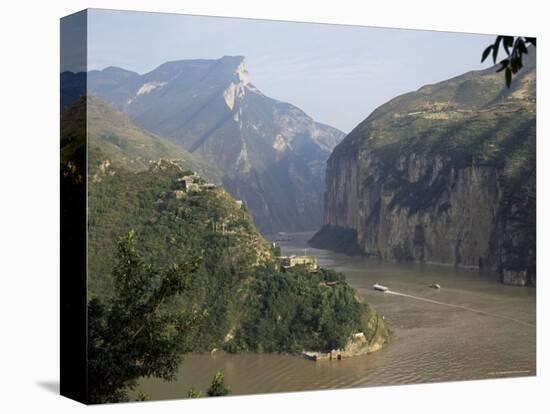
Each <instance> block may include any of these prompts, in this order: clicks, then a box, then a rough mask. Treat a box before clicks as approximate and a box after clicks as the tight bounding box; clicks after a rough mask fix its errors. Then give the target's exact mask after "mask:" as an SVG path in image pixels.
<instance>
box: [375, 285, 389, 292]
mask: <svg viewBox="0 0 550 414" xmlns="http://www.w3.org/2000/svg"><path fill="white" fill-rule="evenodd" d="M372 287H373V288H374V290H378V291H380V292H387V291H388V288H387V287H386V286H382V285H380V284H378V283H375V284H374V285H372Z"/></svg>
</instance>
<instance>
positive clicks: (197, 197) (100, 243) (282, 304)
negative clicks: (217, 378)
mask: <svg viewBox="0 0 550 414" xmlns="http://www.w3.org/2000/svg"><path fill="white" fill-rule="evenodd" d="M185 174H187V172H184V171H183V170H182V169H181V168H180V167H179V166H177V165H176V164H174V163H172V162H169V161H160V162H158V163H155V164H153V165H152V166H151V167H150V169H149V170H147V171H142V172H138V173H133V172H127V171H123V170H118V171H117V172H116V174H113V175H111V174H106V175H105V176H104V177H103V179H102V180H100V181H97V182H95V183H93V184H92V185H90V187H89V198H88V206H89V207H88V208H89V225H88V226H89V227H88V228H89V240H88V246H89V247H88V248H89V257H88V263H89V278H88V286H89V295H90V298H94V297H99V298H108V297H109V295H110V292H112V291H113V285H112V283H113V279H112V276H111V273H112V269H113V267H114V265H115V263H116V257H115V256H116V243H117V240H118V239H119V238H120V237H121V236H123V235H124V234H127V233H128V232H129V231H130V230H132V231H134V232H135V235H136V236H135V237H136V240H137V244H138V247H139V249H140V252H141V254H142V255H143V257H145V258H146V260H147V261H148V263H150V264H151V265H152V266H166V265H167V264H168V263H171V262H173V261H177V262H184V261H185V259H186V258H189V257H200V258H201V265H200V270H199V272H198V273H197V276H196V277H195V278H194V280H193V282H192V284H191V286H190V287H189V289H188V290H187V292H186V293H185V294H184V295H182V296H181V298H180V300H179V301H178V303H177V307H178V309H179V310H181V309H182V308H185V309H195V308H201V309H205V310H206V311H207V312H208V317H207V318H206V320H205V321H204V322H203V324H202V325H201V329H200V332H199V334H198V335H197V337H195V338H189V340H190V342H191V343H192V345H191V349H194V350H210V349H212V348H213V347H222V348H225V349H228V350H231V351H238V350H255V351H256V350H257V351H262V350H265V351H269V352H285V351H286V352H290V351H300V350H303V349H311V350H329V349H332V348H337V347H339V346H344V345H345V343H346V341H347V339H348V337H349V335H350V334H351V333H352V332H355V331H362V330H363V328H364V330H365V331H366V332H369V328H368V323H369V321H370V319H371V318H373V317H375V314H374V313H373V312H372V310H370V308H368V307H367V305H365V304H363V303H362V302H360V301H358V300H357V299H356V293H355V291H354V290H353V289H352V288H351V287H349V286H348V285H347V284H346V283H340V284H337V285H335V286H332V287H325V286H323V285H322V283H321V282H323V281H324V280H325V279H331V280H332V279H335V280H336V279H338V280H343V276H342V275H337V274H334V273H333V272H328V271H322V272H320V273H319V274H310V273H308V272H307V271H306V270H304V269H296V270H292V271H287V272H284V273H281V272H280V271H279V270H278V268H277V266H276V265H275V261H274V257H273V254H272V252H271V249H270V246H269V244H268V243H267V242H266V241H265V240H264V239H263V238H262V236H261V235H260V234H259V233H258V231H257V230H256V228H255V227H254V225H253V224H252V221H251V219H250V215H249V214H248V212H247V210H246V208H245V207H243V206H242V205H241V204H240V203H237V202H236V200H234V199H233V198H232V197H231V196H229V195H228V194H227V193H226V192H225V191H224V190H223V189H221V188H220V187H216V188H212V189H204V190H202V191H198V192H194V191H192V192H185V191H183V190H181V184H180V182H179V181H178V178H179V177H181V176H182V175H185ZM320 283H321V285H320ZM367 313H368V314H369V317H368V318H367V319H366V320H365V318H364V314H367ZM386 334H387V333H386V332H385V329H381V330H380V329H379V331H378V333H377V338H378V337H379V336H381V335H382V336H383V335H386Z"/></svg>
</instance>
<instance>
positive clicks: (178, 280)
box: [88, 232, 199, 403]
mask: <svg viewBox="0 0 550 414" xmlns="http://www.w3.org/2000/svg"><path fill="white" fill-rule="evenodd" d="M117 259H118V262H117V265H116V267H115V269H114V272H113V277H114V282H115V283H114V286H115V293H114V295H113V296H112V297H110V298H109V299H108V300H101V299H99V298H94V299H92V300H91V301H90V302H89V305H88V337H89V340H88V391H89V402H91V403H104V402H116V401H126V400H127V395H126V393H127V391H128V389H131V388H132V387H133V386H135V384H136V380H137V379H138V378H139V377H148V376H154V377H159V378H163V379H166V380H169V379H172V378H173V377H174V372H175V370H176V369H177V367H178V364H179V362H180V359H181V354H182V353H183V352H185V351H186V349H185V347H184V345H183V344H185V341H184V339H185V337H186V336H187V335H188V334H189V333H190V332H191V331H192V330H193V329H195V328H196V327H197V326H198V322H199V315H198V314H197V313H196V312H195V313H186V312H174V311H173V309H171V308H170V307H169V306H168V303H169V301H171V300H173V299H174V298H175V297H177V296H179V295H181V294H182V293H183V292H184V291H185V289H186V288H187V287H188V286H189V284H190V280H191V277H192V275H193V274H194V273H195V272H196V269H197V268H198V262H197V261H196V260H193V259H190V260H188V261H186V262H184V263H173V264H172V265H171V266H169V267H167V268H155V267H153V266H151V265H149V264H146V263H145V261H144V260H143V257H142V256H141V255H140V253H139V252H138V250H137V247H136V240H135V234H134V232H129V233H128V234H127V235H126V236H124V237H122V238H121V239H120V241H119V243H118V256H117Z"/></svg>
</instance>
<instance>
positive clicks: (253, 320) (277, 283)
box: [226, 266, 369, 352]
mask: <svg viewBox="0 0 550 414" xmlns="http://www.w3.org/2000/svg"><path fill="white" fill-rule="evenodd" d="M326 282H333V283H330V285H327V284H326ZM252 290H253V293H254V295H253V296H252V297H250V299H249V303H250V306H249V312H248V313H247V314H246V315H245V317H244V320H243V322H242V325H241V327H240V329H239V330H238V331H237V333H236V335H235V338H234V340H233V341H231V342H230V343H228V344H227V346H226V349H228V350H230V351H242V350H251V351H257V352H297V351H303V350H312V351H328V350H331V349H336V348H343V347H344V346H345V345H346V343H347V341H348V339H349V337H350V335H351V333H353V332H362V331H363V330H366V331H365V332H368V331H369V328H368V327H367V326H365V325H363V324H362V319H361V318H362V315H363V313H364V312H365V310H366V309H365V306H366V305H365V304H364V303H362V302H360V301H359V300H358V299H357V297H356V292H355V290H354V289H353V288H351V287H350V286H349V285H348V284H347V283H345V280H344V276H343V275H342V274H341V273H338V272H335V271H332V270H326V269H321V271H319V272H318V273H317V274H312V273H309V272H308V271H307V270H305V269H304V268H302V267H298V266H297V267H295V268H291V269H287V270H286V271H285V272H282V273H280V272H279V271H277V270H275V269H274V268H273V267H267V266H266V267H260V268H258V269H256V272H255V274H254V282H253V289H252Z"/></svg>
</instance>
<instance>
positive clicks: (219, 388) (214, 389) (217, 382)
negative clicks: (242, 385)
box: [206, 371, 231, 397]
mask: <svg viewBox="0 0 550 414" xmlns="http://www.w3.org/2000/svg"><path fill="white" fill-rule="evenodd" d="M230 393H231V389H230V388H229V387H227V386H226V385H225V381H224V378H223V374H222V373H221V372H220V371H218V372H216V375H214V378H213V379H212V384H210V387H209V388H208V390H207V391H206V395H208V396H209V397H223V396H225V395H229V394H230Z"/></svg>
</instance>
